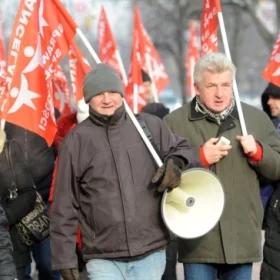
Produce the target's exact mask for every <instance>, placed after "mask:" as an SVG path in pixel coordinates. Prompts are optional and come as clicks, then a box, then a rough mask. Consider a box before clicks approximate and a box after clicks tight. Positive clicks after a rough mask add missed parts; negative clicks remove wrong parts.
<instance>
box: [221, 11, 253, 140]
mask: <svg viewBox="0 0 280 280" xmlns="http://www.w3.org/2000/svg"><path fill="white" fill-rule="evenodd" d="M218 20H219V24H220V30H221V35H222V40H223V43H224V49H225V53H226V56H227V58H228V59H229V60H230V61H232V60H231V55H230V50H229V45H228V40H227V34H226V30H225V23H224V18H223V14H222V12H221V11H218ZM233 94H234V97H235V102H236V107H237V111H238V115H239V121H240V126H241V131H242V134H243V136H246V135H248V132H247V128H246V124H245V120H244V115H243V111H242V107H241V101H240V97H239V93H238V87H237V83H236V77H234V79H233Z"/></svg>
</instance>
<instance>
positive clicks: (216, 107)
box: [165, 53, 280, 280]
mask: <svg viewBox="0 0 280 280" xmlns="http://www.w3.org/2000/svg"><path fill="white" fill-rule="evenodd" d="M235 72H236V70H235V66H234V65H233V63H232V62H231V61H230V60H229V59H228V58H227V57H226V56H225V55H224V54H222V53H210V54H207V55H205V56H203V57H201V58H200V60H199V61H198V62H197V64H196V65H195V69H194V86H195V89H196V96H195V97H194V98H193V100H192V101H191V102H190V103H188V104H185V105H183V106H182V107H181V108H179V109H177V110H175V111H173V112H172V113H171V114H169V115H168V116H166V118H165V120H166V123H167V124H168V125H169V127H170V128H171V130H172V131H173V132H175V133H177V134H178V135H180V136H183V137H187V139H188V140H189V141H190V143H191V144H192V145H193V147H194V148H195V149H196V151H197V154H199V156H200V159H201V161H202V162H203V165H204V167H205V168H209V169H210V170H211V171H213V172H214V173H216V175H217V176H218V178H219V179H220V181H221V183H222V185H223V188H224V193H225V206H224V210H223V214H222V216H221V218H220V221H219V222H218V223H217V225H216V226H215V227H214V228H213V229H212V230H211V231H209V232H208V233H207V234H206V235H204V236H202V237H199V238H195V239H191V240H184V239H178V255H179V261H180V262H182V263H183V266H184V273H185V279H187V280H202V279H203V280H213V279H217V278H218V279H223V280H251V278H252V263H253V262H258V261H260V260H261V252H262V244H261V238H262V235H261V229H262V218H263V208H262V202H261V199H260V187H259V184H260V182H259V179H258V178H259V176H264V177H266V178H268V179H270V180H279V179H280V138H279V136H278V135H277V132H276V130H275V128H274V126H273V124H272V123H271V121H270V120H269V118H268V116H267V115H266V114H265V113H264V112H262V111H261V110H258V109H257V108H254V107H252V106H250V105H247V104H245V103H242V109H243V114H244V119H245V123H246V127H247V129H248V132H249V134H248V135H241V134H242V132H241V127H240V122H239V116H238V113H237V108H236V104H235V99H234V95H233V89H232V85H233V80H234V78H235ZM221 136H223V137H225V138H227V139H228V140H229V141H230V143H226V141H224V142H223V143H221V142H219V139H220V137H221ZM206 191H207V190H205V192H206ZM198 226H199V224H198Z"/></svg>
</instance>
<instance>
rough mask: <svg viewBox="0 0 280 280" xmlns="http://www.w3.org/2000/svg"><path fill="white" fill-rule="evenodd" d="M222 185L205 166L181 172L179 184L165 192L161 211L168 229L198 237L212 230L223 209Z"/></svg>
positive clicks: (179, 233) (186, 236) (180, 235)
mask: <svg viewBox="0 0 280 280" xmlns="http://www.w3.org/2000/svg"><path fill="white" fill-rule="evenodd" d="M224 203H225V197H224V191H223V187H222V185H221V183H220V181H219V179H218V178H217V176H216V175H215V174H214V173H213V172H211V171H208V170H205V169H202V168H191V169H188V170H186V171H184V172H183V173H182V177H181V183H180V185H179V186H178V187H177V188H175V189H173V190H172V191H165V192H164V194H163V198H162V202H161V212H162V217H163V221H164V223H165V225H166V226H167V228H168V229H169V230H170V231H171V232H172V233H174V234H175V235H176V236H178V237H180V238H186V239H191V238H197V237H200V236H202V235H204V234H206V233H207V232H209V231H210V230H211V229H212V228H213V227H214V226H215V225H216V224H217V222H218V221H219V219H220V217H221V215H222V212H223V209H224Z"/></svg>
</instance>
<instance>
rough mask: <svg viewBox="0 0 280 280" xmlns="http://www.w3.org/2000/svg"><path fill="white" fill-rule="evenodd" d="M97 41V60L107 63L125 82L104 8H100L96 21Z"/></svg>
mask: <svg viewBox="0 0 280 280" xmlns="http://www.w3.org/2000/svg"><path fill="white" fill-rule="evenodd" d="M98 41H99V47H98V48H99V58H100V60H101V61H102V62H103V63H108V64H110V65H111V66H112V67H114V69H115V70H116V71H118V73H119V74H120V76H121V77H122V80H123V81H126V77H124V75H125V73H123V71H122V70H123V67H122V65H121V61H120V54H119V50H118V47H117V42H116V40H115V38H114V36H113V33H112V30H111V27H110V24H109V20H108V17H107V14H106V10H105V8H104V7H103V6H102V8H101V11H100V16H99V21H98Z"/></svg>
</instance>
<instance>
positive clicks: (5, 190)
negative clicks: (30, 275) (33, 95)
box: [0, 129, 36, 280]
mask: <svg viewBox="0 0 280 280" xmlns="http://www.w3.org/2000/svg"><path fill="white" fill-rule="evenodd" d="M11 162H12V163H11ZM11 164H12V165H13V169H14V172H13V171H12V170H11V168H12V167H11ZM13 173H14V174H13ZM14 177H16V178H14ZM0 180H1V184H0V199H1V204H2V206H3V209H4V210H5V213H6V216H7V220H8V223H9V233H10V235H11V240H12V244H13V258H14V263H15V266H16V271H17V278H18V279H19V280H25V270H26V266H27V265H29V264H30V263H31V257H30V250H31V248H30V247H29V246H26V245H25V244H24V243H23V242H22V240H21V237H20V235H19V233H18V231H17V228H16V227H15V224H16V223H17V222H18V221H19V220H20V219H21V218H22V217H24V216H25V215H26V214H28V213H29V212H30V211H31V210H32V209H33V208H34V205H35V199H36V193H35V190H34V189H33V188H30V187H32V186H33V180H32V176H31V174H30V172H29V170H28V168H27V164H26V162H25V161H24V154H23V151H22V150H21V148H20V146H19V145H18V144H17V142H16V141H9V140H7V139H6V133H5V131H4V130H3V129H0ZM14 182H16V183H17V185H18V186H17V187H18V188H19V187H21V188H20V189H19V190H18V191H16V192H15V191H14V189H15V187H14ZM28 186H29V188H28V189H26V191H23V190H22V188H25V187H28Z"/></svg>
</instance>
